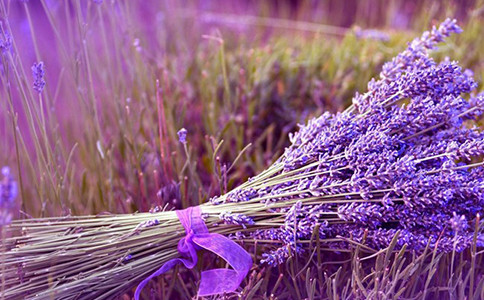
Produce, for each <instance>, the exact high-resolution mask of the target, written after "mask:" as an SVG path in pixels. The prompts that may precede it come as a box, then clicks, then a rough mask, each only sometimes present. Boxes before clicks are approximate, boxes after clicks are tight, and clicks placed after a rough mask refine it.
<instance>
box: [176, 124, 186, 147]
mask: <svg viewBox="0 0 484 300" xmlns="http://www.w3.org/2000/svg"><path fill="white" fill-rule="evenodd" d="M177 134H178V140H179V141H180V143H182V144H186V143H187V130H186V129H185V128H182V129H180V130H178V132H177Z"/></svg>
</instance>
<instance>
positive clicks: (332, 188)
mask: <svg viewBox="0 0 484 300" xmlns="http://www.w3.org/2000/svg"><path fill="white" fill-rule="evenodd" d="M459 30H460V29H459V27H458V26H457V25H456V22H455V20H446V21H444V22H443V23H442V24H441V25H440V27H438V28H436V27H434V28H433V29H432V31H430V32H426V33H424V35H423V36H422V37H421V38H419V39H416V40H414V41H413V42H412V43H410V44H409V48H408V49H407V50H405V51H404V52H402V53H401V54H400V55H399V56H397V57H396V58H395V59H394V60H393V61H391V62H389V63H387V64H386V65H384V66H383V71H382V73H381V75H380V79H379V80H378V81H372V82H370V83H369V85H368V92H367V93H365V94H363V95H359V94H357V95H356V96H355V98H354V99H353V105H352V106H350V107H349V108H348V109H347V110H346V111H345V112H343V113H340V114H337V115H331V114H324V115H323V116H321V117H319V118H315V119H313V120H310V121H309V123H308V124H307V125H306V126H303V127H302V128H301V130H300V131H299V132H298V133H297V134H296V135H294V136H291V137H290V138H291V142H292V145H291V146H290V147H289V148H287V149H286V151H285V153H284V154H283V155H282V156H281V157H280V158H279V159H278V160H277V161H276V162H275V163H274V164H273V165H271V166H270V167H269V168H268V169H266V170H265V171H264V172H262V173H260V174H259V175H257V176H255V177H253V178H251V179H249V180H248V181H247V182H245V183H244V184H242V185H240V186H239V187H237V188H235V189H234V190H232V191H230V192H229V193H227V194H225V195H222V196H220V197H215V198H213V199H211V201H210V202H209V203H206V204H202V205H200V208H201V211H202V216H203V218H204V220H205V224H206V225H207V227H208V228H209V230H210V232H212V233H219V234H222V235H225V236H229V235H232V236H234V237H235V238H236V239H238V240H240V241H244V240H246V239H250V240H257V241H260V242H264V241H270V242H271V244H274V243H275V244H277V243H279V244H282V247H280V248H277V249H275V250H273V251H269V252H268V253H265V254H264V259H263V262H266V263H268V264H271V265H277V264H279V263H281V262H283V261H284V260H285V259H287V257H288V256H289V255H290V254H291V253H297V252H299V251H304V240H309V238H310V237H311V236H312V235H313V233H314V231H315V230H317V232H316V233H317V234H319V236H320V238H321V241H322V242H326V243H327V244H328V246H330V247H331V248H334V249H339V248H341V247H345V246H347V243H348V241H349V240H350V239H354V240H355V241H357V242H362V241H363V240H368V241H369V242H370V244H369V246H371V247H373V248H384V247H386V246H388V244H389V243H390V241H391V240H392V239H393V236H394V235H395V233H396V232H399V231H401V232H402V233H401V234H400V240H399V247H400V248H403V247H404V245H407V244H408V245H411V247H409V248H411V249H413V250H415V251H419V249H421V248H425V246H426V245H427V243H428V241H429V239H430V241H431V242H432V243H434V244H436V243H437V240H439V241H440V245H441V250H442V251H449V250H450V251H452V250H456V247H459V249H457V250H463V249H465V248H466V247H467V246H468V245H470V242H469V241H471V240H472V236H473V235H474V233H472V232H470V231H471V230H472V229H469V226H468V223H469V222H468V221H469V220H470V219H475V218H477V220H478V219H479V217H478V214H479V213H482V207H483V204H484V203H482V201H483V200H482V199H483V195H484V188H483V186H482V178H483V168H482V161H480V160H479V157H482V155H483V154H484V142H483V138H484V134H482V132H480V131H479V130H478V129H477V128H471V129H469V128H467V126H466V125H465V124H464V122H465V121H467V120H470V119H475V118H476V117H478V116H480V114H481V113H482V111H483V104H484V97H483V96H482V95H480V96H476V97H471V99H469V100H465V99H463V98H462V97H461V96H460V95H461V94H466V93H470V92H471V91H472V90H473V89H475V87H476V84H475V82H474V81H473V79H472V76H470V75H469V74H468V72H467V73H466V72H465V71H461V69H460V68H458V66H456V64H455V63H452V62H448V61H446V62H443V63H441V64H436V63H435V62H434V61H433V60H432V59H431V58H430V57H429V56H428V54H427V51H428V50H430V49H432V48H434V47H435V44H436V43H438V42H441V41H442V40H443V38H445V37H447V36H448V35H450V33H452V32H458V31H459ZM402 102H403V103H406V105H407V106H405V105H402ZM464 199H465V200H464ZM449 216H450V217H449ZM449 220H450V223H449ZM6 230H7V235H10V236H13V237H9V238H7V239H5V240H4V241H2V249H6V250H5V251H3V252H2V255H3V257H4V259H3V260H2V268H3V269H4V270H5V272H2V278H1V279H2V289H3V295H4V296H5V297H6V299H29V298H36V297H37V298H39V299H43V298H55V299H112V298H114V297H115V296H119V295H121V294H123V293H125V292H126V291H128V290H130V289H132V288H133V287H134V286H135V285H136V284H137V283H139V282H140V281H141V280H142V279H144V278H146V277H147V276H149V275H150V274H152V273H153V272H154V271H155V270H156V269H158V268H159V266H161V265H162V264H163V263H165V262H167V261H169V260H171V259H173V258H176V257H178V256H179V254H178V251H177V244H178V242H179V240H180V239H181V238H183V237H184V236H185V229H184V228H183V226H182V225H181V223H180V221H179V220H178V218H177V215H176V213H175V212H174V211H161V212H155V213H136V214H130V215H99V216H81V217H72V216H67V217H61V218H42V219H27V220H18V221H14V222H12V224H11V225H10V226H8V227H7V228H6ZM363 232H364V238H363ZM19 233H21V234H19ZM449 245H450V247H451V249H449V248H448V247H449ZM399 247H397V248H399Z"/></svg>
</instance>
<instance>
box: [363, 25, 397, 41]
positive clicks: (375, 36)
mask: <svg viewBox="0 0 484 300" xmlns="http://www.w3.org/2000/svg"><path fill="white" fill-rule="evenodd" d="M355 36H356V37H357V38H358V39H363V40H376V41H382V42H387V41H389V40H390V36H389V35H388V34H387V33H385V32H383V31H380V30H377V29H361V28H360V27H356V28H355Z"/></svg>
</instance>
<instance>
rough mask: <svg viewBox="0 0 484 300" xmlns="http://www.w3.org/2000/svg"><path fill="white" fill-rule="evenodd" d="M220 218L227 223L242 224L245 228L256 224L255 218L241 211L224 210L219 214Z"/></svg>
mask: <svg viewBox="0 0 484 300" xmlns="http://www.w3.org/2000/svg"><path fill="white" fill-rule="evenodd" d="M219 218H220V220H222V221H224V223H225V224H233V225H241V226H242V227H243V228H247V225H253V224H254V219H252V218H251V217H248V216H246V215H244V214H239V213H231V212H223V213H221V214H220V215H219Z"/></svg>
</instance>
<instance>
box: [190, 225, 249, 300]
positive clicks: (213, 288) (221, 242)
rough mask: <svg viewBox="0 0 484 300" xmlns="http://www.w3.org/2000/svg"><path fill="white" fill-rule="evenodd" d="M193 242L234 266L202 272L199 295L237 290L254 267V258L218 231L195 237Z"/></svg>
mask: <svg viewBox="0 0 484 300" xmlns="http://www.w3.org/2000/svg"><path fill="white" fill-rule="evenodd" d="M193 242H194V243H195V244H197V245H198V246H200V247H202V248H204V249H206V250H209V251H211V252H213V253H215V254H217V255H218V256H220V257H222V258H223V259H224V260H225V261H227V263H228V264H229V265H230V266H231V267H232V268H234V269H233V270H230V269H214V270H209V271H204V272H202V274H201V279H200V287H199V292H198V295H199V296H209V295H216V294H222V293H224V292H225V293H229V292H233V291H235V290H236V289H237V288H238V287H239V285H240V283H241V282H242V280H244V278H245V276H246V275H247V273H248V272H249V270H250V268H251V267H252V258H251V256H250V254H249V253H247V251H245V250H244V248H242V247H241V246H240V245H239V244H237V243H235V242H234V241H232V240H230V239H228V238H226V237H225V236H223V235H220V234H218V233H210V234H204V235H200V236H195V237H193Z"/></svg>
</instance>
